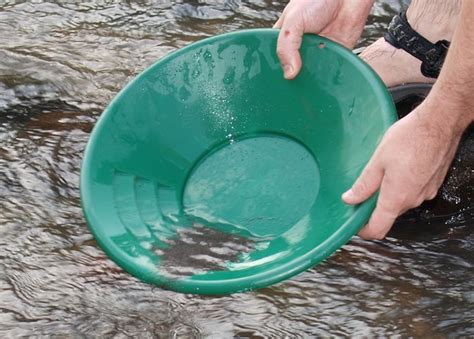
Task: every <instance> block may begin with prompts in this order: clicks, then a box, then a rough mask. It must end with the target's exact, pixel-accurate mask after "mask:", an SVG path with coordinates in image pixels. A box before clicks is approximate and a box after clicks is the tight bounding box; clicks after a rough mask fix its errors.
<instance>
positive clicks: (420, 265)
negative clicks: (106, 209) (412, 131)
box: [0, 0, 474, 338]
mask: <svg viewBox="0 0 474 339" xmlns="http://www.w3.org/2000/svg"><path fill="white" fill-rule="evenodd" d="M404 3H406V1H389V0H387V1H377V2H376V5H375V9H374V11H373V14H372V15H371V17H370V20H369V23H368V25H367V33H366V34H365V35H364V37H363V39H362V43H361V45H366V44H367V43H369V42H371V41H373V40H374V39H375V38H376V37H377V36H380V32H381V30H382V29H383V28H385V27H386V25H387V23H388V21H389V19H390V16H392V15H393V14H394V13H396V12H398V11H399V10H400V8H401V6H402V5H403V4H404ZM284 4H285V2H284V1H269V0H261V1H244V0H232V1H227V2H215V1H208V0H205V1H186V2H184V1H176V2H175V1H162V2H159V4H153V5H152V4H151V3H147V2H124V3H120V4H117V3H105V2H102V3H97V4H92V3H64V4H61V5H60V4H56V3H52V2H35V3H34V4H33V3H30V2H5V3H1V4H0V30H1V31H2V34H1V35H0V310H1V312H0V336H2V337H18V336H45V337H50V336H59V337H61V336H66V337H130V336H135V337H144V338H148V337H150V338H151V337H208V336H214V337H273V338H276V337H285V336H286V337H305V336H311V335H313V336H338V335H339V336H369V337H371V336H382V337H386V336H391V335H393V336H416V337H429V338H436V337H446V336H452V337H459V336H466V337H469V336H472V335H474V312H473V309H474V292H473V291H472V281H473V280H474V270H473V265H474V255H473V253H474V235H473V233H472V230H473V227H474V224H473V215H472V196H473V195H472V189H473V187H474V185H473V166H474V164H473V154H474V152H473V147H474V146H473V142H474V141H473V138H472V128H471V130H470V131H468V132H467V134H466V136H465V138H464V141H463V143H462V145H461V147H460V149H459V151H458V154H457V156H456V160H455V162H454V164H453V166H452V168H451V170H450V174H449V176H448V179H447V180H446V182H445V184H444V186H443V188H442V189H441V191H440V194H439V195H438V197H437V198H436V199H435V200H433V201H432V202H428V203H426V204H424V205H423V206H421V207H420V208H419V209H416V210H414V211H410V212H409V213H407V214H405V215H404V216H403V217H401V218H400V219H399V220H398V222H397V227H396V228H395V229H394V230H393V231H392V232H391V234H390V237H389V238H388V239H386V240H384V241H373V242H370V241H363V240H361V239H359V238H357V237H356V238H354V239H353V240H352V241H351V242H350V243H349V244H347V245H346V246H344V247H343V248H342V249H341V250H339V251H338V252H337V253H336V254H335V255H334V256H333V257H331V259H329V260H327V261H325V262H324V263H322V264H321V265H319V266H317V267H314V268H313V269H311V270H309V271H307V272H305V273H303V274H300V275H298V276H297V277H294V278H293V279H291V280H289V281H286V282H282V283H280V284H278V285H276V286H273V287H270V288H265V289H262V290H260V291H256V292H250V293H244V294H236V295H231V296H223V297H218V298H211V297H200V296H191V295H183V294H177V293H173V292H169V291H164V290H161V289H158V288H155V287H153V286H150V285H147V284H144V283H141V282H140V281H138V280H136V279H135V278H133V277H131V276H130V275H128V274H126V273H124V272H123V271H122V270H121V269H119V268H118V267H117V266H116V265H115V264H114V263H113V262H112V261H110V260H109V259H108V258H107V257H106V256H105V254H104V253H103V252H102V250H100V249H99V248H98V246H97V244H96V243H95V241H94V240H93V238H92V236H91V234H90V233H89V231H88V229H87V226H86V224H85V221H84V218H83V215H82V212H81V209H80V201H79V187H78V185H79V169H80V163H81V158H82V152H83V150H84V147H85V145H86V143H87V140H88V138H89V135H90V131H91V129H92V127H93V126H94V124H95V122H96V120H97V117H98V115H99V114H100V112H101V111H102V109H103V107H104V106H105V105H106V103H107V102H109V101H110V99H111V98H112V97H113V95H114V94H115V93H116V92H117V91H118V90H119V89H120V88H121V87H122V86H123V85H124V84H125V83H126V82H127V81H128V80H129V79H130V78H131V77H132V76H133V75H135V74H136V73H138V72H139V71H141V70H142V69H143V68H145V67H146V66H147V65H149V64H150V63H152V62H153V61H155V60H156V59H158V58H159V57H161V56H163V55H164V54H166V53H168V52H169V51H171V50H173V49H175V48H178V47H181V46H183V45H185V44H187V43H189V42H190V41H194V40H197V39H200V38H203V37H206V36H209V35H213V34H216V33H222V32H226V31H232V30H235V29H239V28H248V27H268V26H271V25H272V23H273V22H274V21H275V20H276V18H277V17H278V14H279V13H280V12H281V10H282V9H283V7H284ZM209 23H212V24H209ZM404 104H405V105H406V106H407V107H410V105H413V104H416V100H415V101H413V102H411V103H410V102H408V101H405V102H404ZM404 109H407V108H404ZM197 236H198V237H197V239H198V240H199V239H201V235H199V234H198V235H197ZM201 240H202V239H201ZM191 250H192V249H191ZM173 255H174V254H173ZM170 260H171V259H170Z"/></svg>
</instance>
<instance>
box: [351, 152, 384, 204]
mask: <svg viewBox="0 0 474 339" xmlns="http://www.w3.org/2000/svg"><path fill="white" fill-rule="evenodd" d="M383 174H384V171H383V168H382V167H380V166H379V165H378V164H376V163H375V161H374V160H373V159H371V160H370V161H369V163H368V164H367V166H366V167H365V168H364V170H363V171H362V174H361V175H360V176H359V178H358V179H357V180H356V181H355V183H354V185H352V188H351V189H349V190H348V191H346V192H345V193H344V194H343V195H342V200H344V202H345V203H346V204H349V205H356V204H360V203H361V202H364V201H365V200H367V199H368V198H370V197H371V196H372V195H373V194H374V193H375V192H376V191H377V190H378V188H379V187H380V185H381V183H382V179H383Z"/></svg>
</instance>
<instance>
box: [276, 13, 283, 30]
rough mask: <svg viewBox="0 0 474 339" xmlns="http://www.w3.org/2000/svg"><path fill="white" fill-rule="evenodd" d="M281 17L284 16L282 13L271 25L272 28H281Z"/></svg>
mask: <svg viewBox="0 0 474 339" xmlns="http://www.w3.org/2000/svg"><path fill="white" fill-rule="evenodd" d="M283 17H284V15H283V14H282V16H281V17H280V18H279V19H278V20H277V21H276V22H275V24H274V25H273V28H281V24H282V22H283V20H284V19H283Z"/></svg>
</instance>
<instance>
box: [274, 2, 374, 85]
mask: <svg viewBox="0 0 474 339" xmlns="http://www.w3.org/2000/svg"><path fill="white" fill-rule="evenodd" d="M372 4H373V0H291V1H290V3H289V4H288V5H287V6H286V7H285V9H284V11H283V14H282V15H281V17H280V19H279V20H278V21H277V22H276V23H275V25H274V26H273V27H274V28H280V29H281V31H280V34H279V36H278V46H277V54H278V57H279V58H280V62H281V64H282V68H283V71H284V76H285V78H286V79H293V78H294V77H296V76H297V75H298V73H299V71H300V69H301V56H300V53H299V49H300V46H301V41H302V37H303V34H304V33H314V34H319V35H322V36H324V37H326V38H329V39H331V40H334V41H336V42H339V43H341V44H342V45H344V46H346V47H347V48H350V49H351V48H353V47H354V45H355V43H356V42H357V40H358V39H359V37H360V35H361V33H362V30H363V29H364V24H365V20H366V19H367V15H368V13H369V10H370V8H371V7H372Z"/></svg>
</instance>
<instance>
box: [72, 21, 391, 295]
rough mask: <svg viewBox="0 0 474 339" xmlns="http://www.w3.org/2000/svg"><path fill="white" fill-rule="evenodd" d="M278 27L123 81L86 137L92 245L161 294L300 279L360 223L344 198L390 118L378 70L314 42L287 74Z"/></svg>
mask: <svg viewBox="0 0 474 339" xmlns="http://www.w3.org/2000/svg"><path fill="white" fill-rule="evenodd" d="M277 36H278V31H276V30H271V29H263V30H247V31H240V32H236V33H230V34H224V35H220V36H216V37H213V38H209V39H205V40H202V41H199V42H196V43H193V44H191V45H189V46H187V47H185V48H182V49H180V50H178V51H176V52H174V53H172V54H170V55H168V56H167V57H165V58H163V59H161V60H160V61H158V62H157V63H155V64H154V65H152V66H151V67H149V68H148V69H146V70H145V71H144V72H143V73H141V74H140V75H138V76H137V77H136V78H135V79H134V80H133V81H132V82H130V83H129V84H128V85H127V86H126V87H125V88H124V89H123V90H122V91H121V92H120V93H119V94H118V95H117V96H116V97H115V99H114V100H113V101H112V103H111V104H110V105H109V106H108V107H107V109H106V110H105V112H104V113H103V114H102V116H101V117H100V119H99V121H98V122H97V125H96V127H95V129H94V131H93V132H92V135H91V138H90V140H89V143H88V145H87V149H86V152H85V157H84V161H83V164H82V170H81V199H82V206H83V209H84V213H85V216H86V218H87V222H88V224H89V227H90V229H91V231H92V233H93V234H94V236H95V238H96V239H97V242H98V243H99V245H100V246H101V247H102V248H103V249H104V251H105V252H106V253H107V254H108V255H109V256H110V258H112V259H113V260H114V261H115V262H116V263H117V264H118V265H120V266H121V267H122V268H123V269H125V270H126V271H128V272H129V273H131V274H133V275H134V276H136V277H137V278H139V279H141V280H143V281H146V282H149V283H152V284H156V285H158V286H162V287H163V288H167V289H171V290H175V291H179V292H184V293H198V294H227V293H232V292H238V291H245V290H250V289H256V288H261V287H264V286H268V285H271V284H274V283H277V282H279V281H281V280H283V279H287V278H290V277H291V276H293V275H295V274H297V273H300V272H302V271H304V270H306V269H308V268H310V267H312V266H314V265H315V264H317V263H319V262H320V261H322V260H323V259H325V258H327V257H328V256H329V255H331V254H332V253H334V251H336V250H337V249H338V248H340V247H341V246H342V245H344V244H345V243H346V242H347V241H348V240H349V239H350V238H351V237H352V236H353V235H354V234H356V232H357V231H358V230H359V229H360V228H361V227H362V226H363V225H364V224H365V222H366V221H367V220H368V217H369V216H370V213H371V211H372V210H373V208H374V204H375V198H372V199H371V200H369V201H367V202H365V203H363V204H361V205H359V206H356V207H353V206H348V205H345V204H344V203H343V202H342V200H341V198H340V196H341V194H342V193H343V191H345V190H346V189H347V188H349V187H350V186H351V184H352V183H353V182H354V180H355V179H356V178H357V176H358V174H359V173H360V172H361V171H362V169H363V167H364V165H365V164H366V163H367V161H368V160H369V158H370V156H371V154H372V153H373V151H374V150H375V147H376V145H377V143H378V142H379V141H380V140H381V138H382V136H383V134H384V132H385V131H386V130H387V128H388V127H389V126H390V125H391V124H392V123H393V122H394V121H395V120H396V112H395V108H394V105H393V102H392V99H391V97H390V94H389V93H388V91H387V89H386V88H385V86H384V85H383V83H382V82H381V80H380V79H379V78H378V76H377V75H376V74H375V73H374V72H373V71H372V69H371V68H370V67H369V66H367V65H366V64H365V63H364V62H363V61H361V60H360V59H359V58H358V57H357V56H355V55H354V54H352V53H351V52H350V51H349V50H347V49H345V48H344V47H341V46H340V45H338V44H336V43H334V42H331V41H329V40H327V39H324V38H322V37H319V36H316V35H306V36H305V37H304V39H303V44H302V47H301V55H302V58H303V68H302V70H301V73H300V74H299V75H298V77H297V78H296V79H295V80H292V81H287V80H284V79H283V74H282V71H281V66H280V63H279V61H278V58H277V55H276V52H275V50H276V42H277Z"/></svg>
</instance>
